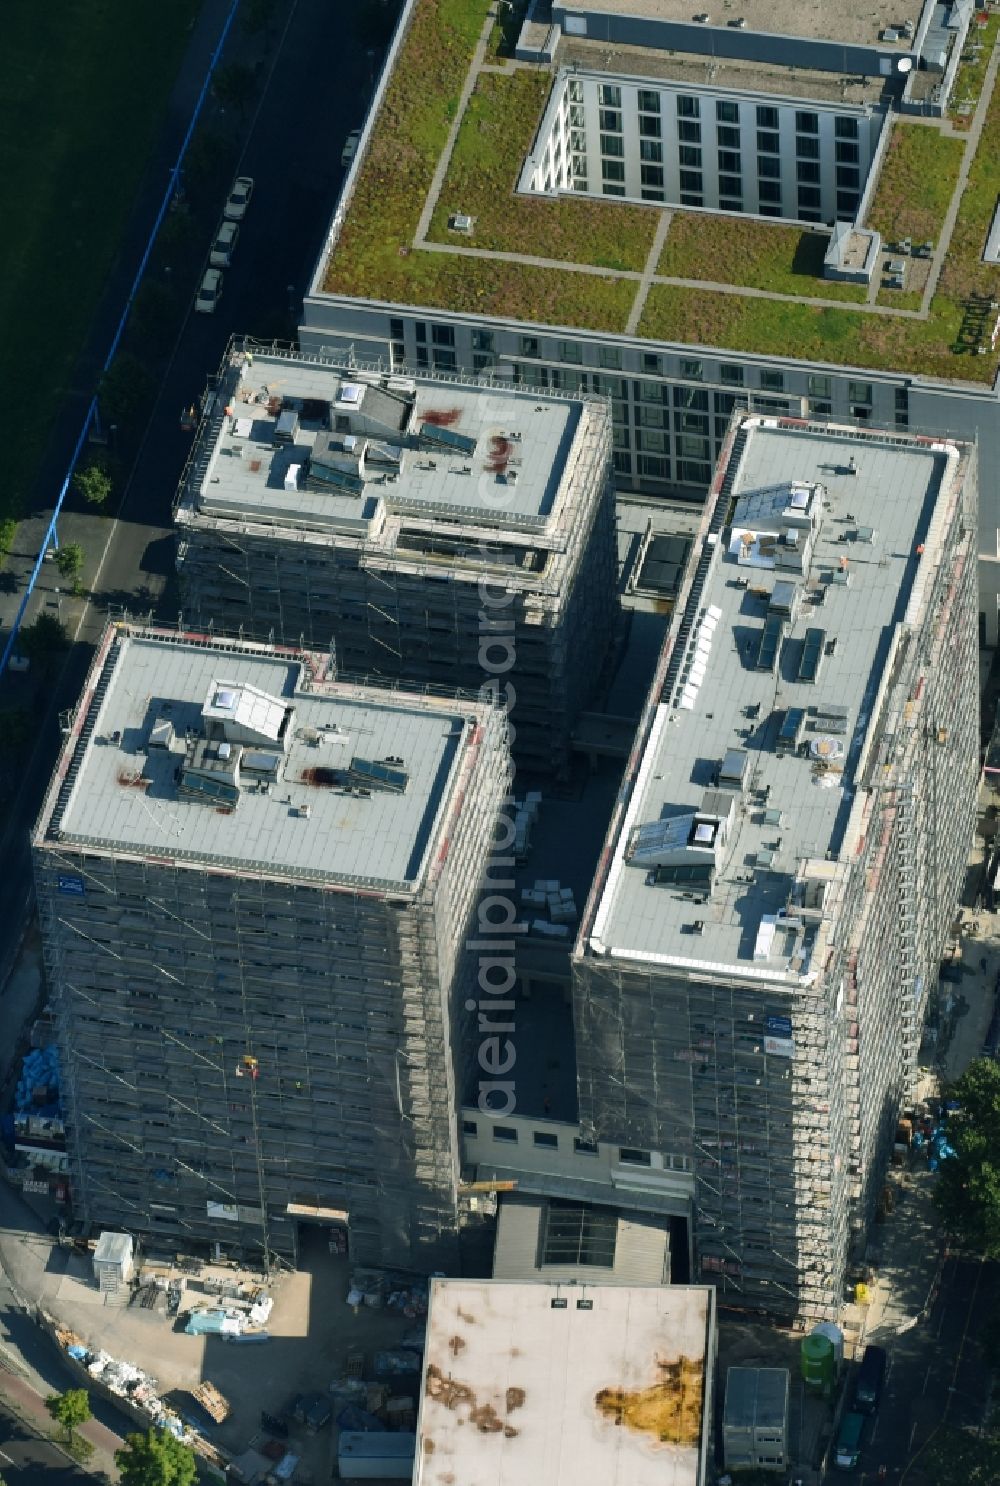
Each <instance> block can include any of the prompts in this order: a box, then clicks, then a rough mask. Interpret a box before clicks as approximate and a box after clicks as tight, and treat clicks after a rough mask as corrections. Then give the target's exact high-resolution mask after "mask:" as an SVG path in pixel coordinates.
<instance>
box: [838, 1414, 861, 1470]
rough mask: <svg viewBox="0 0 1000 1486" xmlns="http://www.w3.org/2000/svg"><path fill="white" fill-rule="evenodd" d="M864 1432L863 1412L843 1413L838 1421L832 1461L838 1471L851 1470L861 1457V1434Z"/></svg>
mask: <svg viewBox="0 0 1000 1486" xmlns="http://www.w3.org/2000/svg"><path fill="white" fill-rule="evenodd" d="M864 1432H865V1416H864V1414H845V1415H844V1417H843V1418H842V1419H841V1421H840V1430H839V1432H838V1434H837V1443H836V1445H835V1446H834V1452H833V1463H834V1465H835V1466H836V1468H837V1470H839V1471H852V1470H854V1468H855V1466H856V1465H857V1463H858V1461H859V1460H860V1459H861V1436H862V1435H863V1434H864Z"/></svg>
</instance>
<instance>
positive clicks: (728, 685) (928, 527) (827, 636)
mask: <svg viewBox="0 0 1000 1486" xmlns="http://www.w3.org/2000/svg"><path fill="white" fill-rule="evenodd" d="M745 428H746V431H747V436H746V439H745V442H744V444H743V447H742V451H741V452H740V454H739V455H738V457H736V459H735V467H734V468H733V469H732V470H731V472H730V473H731V476H732V481H731V491H732V495H733V497H734V499H735V501H736V505H735V508H734V512H732V513H731V514H730V522H731V524H730V525H728V526H726V527H725V528H724V529H723V530H722V531H721V532H720V533H719V537H718V541H717V543H715V545H714V547H712V548H711V549H710V550H711V560H710V564H709V566H708V568H707V571H706V573H705V576H704V585H703V588H702V590H701V592H700V594H699V596H698V599H697V602H696V605H695V608H696V610H697V612H696V613H693V614H691V615H685V616H677V617H675V620H674V623H673V624H672V627H671V632H670V636H668V642H667V643H668V644H671V645H672V644H673V639H672V636H673V634H674V632H675V631H678V630H679V628H680V627H681V626H682V625H683V624H684V623H685V622H686V621H687V620H690V632H689V633H687V634H685V637H684V640H683V649H682V650H679V652H678V665H677V669H676V674H675V675H674V677H673V679H672V680H671V682H670V685H669V688H668V691H667V694H666V695H663V694H661V695H659V696H658V697H656V702H657V705H656V707H655V710H654V711H653V712H652V714H651V722H650V724H649V731H648V733H647V735H646V738H645V740H644V745H643V749H642V752H641V754H640V755H639V757H638V758H637V759H636V760H635V761H634V764H633V767H634V779H633V780H632V781H631V783H632V792H631V799H630V803H629V807H628V810H627V813H626V815H625V817H624V821H623V824H622V826H621V828H620V830H619V831H618V835H617V839H616V840H615V841H614V842H613V843H612V845H611V865H610V868H609V871H608V873H607V876H606V878H605V880H604V884H603V887H602V891H601V897H600V901H599V903H598V906H597V911H596V914H595V916H594V923H593V928H592V930H591V933H590V935H589V936H588V938H589V942H590V943H591V946H592V947H593V948H594V949H595V950H597V951H599V952H608V953H611V954H621V955H623V956H625V957H626V958H629V959H637V960H645V959H648V960H653V961H656V962H659V963H671V964H676V965H678V966H681V967H686V968H689V969H692V970H694V971H697V970H698V969H700V968H705V967H710V968H713V969H718V968H719V967H726V968H727V969H732V968H735V967H739V969H740V972H741V974H745V975H749V976H751V977H755V978H767V979H776V978H777V979H783V978H785V977H786V976H787V975H789V974H792V975H793V976H795V977H796V978H797V975H798V974H799V973H803V974H805V973H807V972H808V969H809V966H808V963H807V962H803V963H802V964H801V965H799V964H798V958H797V957H798V953H799V950H800V948H801V946H800V945H799V942H798V940H795V939H794V936H792V942H791V943H790V942H789V936H786V933H785V932H784V920H783V918H782V915H783V914H784V912H785V908H786V905H787V904H788V901H789V895H790V892H791V889H792V884H793V881H794V879H795V876H796V873H797V871H798V868H799V864H800V862H801V861H803V860H804V859H810V860H815V861H817V862H819V863H824V862H825V863H835V862H836V861H837V859H838V858H839V855H840V852H841V847H842V844H843V842H844V839H845V833H846V830H847V825H848V821H849V817H850V813H851V810H852V805H853V802H854V798H855V794H856V792H857V790H858V788H859V781H858V764H859V760H860V759H861V758H862V756H863V750H864V747H865V744H866V741H867V739H868V738H869V736H870V734H871V732H872V730H873V729H874V728H876V727H877V726H878V724H879V720H880V715H881V714H880V710H879V708H880V703H879V700H878V698H879V689H880V684H881V682H882V679H883V674H884V672H885V667H886V662H887V659H888V657H889V655H890V651H891V646H892V643H893V637H894V636H895V635H896V632H897V631H898V629H899V627H900V626H901V625H902V624H903V623H904V619H905V622H907V623H910V622H916V623H920V622H921V613H920V607H919V601H920V595H921V594H922V593H923V591H924V589H923V585H924V583H925V577H926V573H927V571H929V570H932V569H933V567H934V565H935V564H936V562H938V561H939V560H940V553H939V546H940V542H941V540H942V531H941V525H940V521H939V519H938V512H939V509H940V508H942V507H944V506H945V504H946V500H945V493H946V492H950V490H951V488H952V482H953V481H954V479H955V478H956V471H957V470H958V467H959V461H960V450H959V447H958V446H957V445H955V444H950V443H948V444H945V443H940V444H935V443H933V442H932V441H931V440H929V439H922V438H917V437H911V436H909V435H907V434H904V433H894V434H885V433H879V432H878V431H872V432H870V433H869V432H865V433H856V432H854V431H853V430H846V429H838V428H837V427H835V426H833V425H831V426H829V427H822V426H819V425H796V426H792V425H790V424H782V425H780V426H779V425H778V424H777V422H776V420H774V419H767V418H751V419H749V420H747V422H746V424H745ZM808 514H811V521H812V525H811V529H809V530H807V529H806V528H805V527H804V526H802V525H800V526H799V528H798V530H797V532H794V531H793V532H789V531H788V529H789V527H790V526H792V525H794V524H795V523H796V522H797V521H802V522H805V519H806V516H807V515H808ZM789 536H791V537H795V538H796V540H795V541H794V542H791V543H790V542H789V540H788V538H789ZM799 550H800V551H801V557H800V559H799V560H800V562H801V567H800V569H799V570H795V569H794V568H793V567H791V566H786V565H783V564H784V563H786V562H787V561H788V560H789V558H788V557H784V556H781V555H780V554H782V553H785V554H789V555H790V554H791V553H792V552H794V551H799ZM699 552H700V548H699V549H697V550H696V553H695V557H696V558H697V556H698V553H699ZM776 563H777V564H778V565H777V566H776ZM914 596H916V598H917V601H918V602H917V607H916V612H915V613H913V612H911V610H910V607H909V606H910V605H911V604H912V603H913V600H914ZM786 602H787V603H789V604H790V606H791V618H790V619H789V618H787V617H786V618H785V619H784V621H783V622H782V624H781V626H780V629H779V631H778V635H777V639H776V648H775V649H774V650H773V651H772V653H771V657H770V664H767V663H765V662H764V660H763V655H764V635H765V630H766V627H767V626H768V624H769V623H772V622H774V621H775V620H776V618H777V614H778V612H779V611H778V605H779V604H784V603H786ZM661 681H662V677H661V678H660V679H658V681H657V683H656V684H657V685H658V686H659V685H660V684H661ZM793 715H794V717H795V718H796V719H797V728H796V729H795V732H794V736H793V738H792V739H791V742H790V744H789V746H788V747H787V748H786V747H785V746H784V739H782V740H781V741H780V742H779V730H780V729H782V727H783V726H784V725H785V723H786V721H790V719H791V717H792V716H793ZM730 758H731V759H732V766H733V767H742V769H743V770H744V778H743V788H742V790H741V789H740V788H739V787H738V785H736V784H734V783H732V782H731V780H730V782H727V777H728V775H727V770H725V769H722V768H721V767H720V766H721V765H722V764H723V761H724V760H726V761H727V763H728V762H729V760H730ZM717 783H718V784H719V785H720V787H721V789H722V791H723V796H720V794H719V791H718V790H717V788H716V785H717ZM726 791H730V792H731V793H729V794H726V793H725V792H726ZM726 799H732V800H733V801H734V805H733V811H734V813H733V817H732V819H731V822H730V825H729V828H728V830H727V831H726V832H724V833H723V834H722V835H721V836H720V847H719V850H718V851H717V853H716V857H715V871H716V876H715V881H714V886H713V887H712V889H711V891H710V892H709V893H707V894H706V893H705V892H704V891H703V888H702V884H701V882H700V881H699V880H698V871H699V870H701V866H700V861H699V859H698V857H697V855H696V851H697V848H699V847H701V845H702V843H701V841H700V839H699V838H698V834H697V830H698V828H697V821H696V817H698V816H699V815H700V816H714V815H716V814H717V813H718V811H719V810H721V809H722V808H723V806H724V804H725V801H726ZM639 828H644V830H645V832H646V839H647V840H649V839H651V838H656V837H657V833H658V835H659V837H660V838H662V839H654V845H653V848H652V850H654V851H659V852H660V855H659V856H658V857H657V858H656V860H655V861H647V860H646V858H645V857H644V856H643V855H641V854H640V853H639V852H637V851H636V847H637V845H638V844H639V837H638V831H639ZM681 837H683V838H684V839H683V840H681V839H680V838H681ZM689 837H690V839H688V838H689ZM688 848H691V849H688ZM707 854H708V853H707V851H706V856H707ZM654 869H657V870H659V871H660V876H659V877H658V878H657V876H656V870H654Z"/></svg>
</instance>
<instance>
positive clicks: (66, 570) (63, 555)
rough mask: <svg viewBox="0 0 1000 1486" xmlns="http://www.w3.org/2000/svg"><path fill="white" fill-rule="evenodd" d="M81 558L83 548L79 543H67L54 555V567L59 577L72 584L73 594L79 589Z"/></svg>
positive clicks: (81, 570)
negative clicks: (57, 570)
mask: <svg viewBox="0 0 1000 1486" xmlns="http://www.w3.org/2000/svg"><path fill="white" fill-rule="evenodd" d="M83 556H84V554H83V548H82V547H81V546H80V543H79V542H67V543H66V545H65V546H64V547H60V548H59V551H58V552H57V553H56V567H57V568H58V569H59V573H60V575H61V576H62V577H63V578H65V579H66V581H67V582H68V583H70V584H72V587H73V592H74V593H75V592H76V590H77V588H78V587H79V583H80V574H81V573H82V572H83Z"/></svg>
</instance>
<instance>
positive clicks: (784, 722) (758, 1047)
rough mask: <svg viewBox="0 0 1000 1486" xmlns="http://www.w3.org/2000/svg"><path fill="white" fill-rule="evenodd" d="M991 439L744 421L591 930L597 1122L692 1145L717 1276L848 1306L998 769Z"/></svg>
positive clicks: (633, 764) (580, 1005) (585, 961)
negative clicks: (984, 508) (984, 704)
mask: <svg viewBox="0 0 1000 1486" xmlns="http://www.w3.org/2000/svg"><path fill="white" fill-rule="evenodd" d="M976 514H977V513H976V451H975V449H974V448H972V447H969V446H966V445H959V444H955V443H951V442H934V441H932V440H930V439H926V438H918V437H915V436H907V435H900V434H898V433H897V434H886V433H880V432H876V431H874V430H873V431H870V432H869V431H859V430H857V429H854V428H851V429H846V428H838V427H836V426H831V425H810V424H808V423H803V422H802V421H801V420H796V421H791V420H788V421H785V420H783V419H774V418H761V417H750V416H747V415H746V414H744V415H742V417H738V418H737V420H736V421H735V422H734V425H733V427H732V428H731V430H730V434H729V437H728V439H727V442H726V445H725V448H724V451H723V455H722V458H721V461H720V464H719V466H718V469H717V471H716V475H715V479H714V482H713V486H712V489H711V492H710V497H709V500H708V504H707V507H706V512H705V516H704V519H703V523H702V528H701V531H700V534H699V538H698V541H697V543H696V549H695V555H694V559H693V561H692V563H691V565H690V566H689V568H688V571H687V574H686V577H685V580H684V584H683V586H682V591H681V594H680V598H679V602H678V606H677V609H676V611H675V614H674V618H673V621H672V623H671V627H670V630H669V632H668V635H667V639H666V642H665V645H664V649H663V651H662V654H661V658H660V662H659V666H658V670H657V675H656V678H655V681H654V686H653V689H652V691H651V693H650V696H649V700H648V703H647V707H646V710H645V714H644V717H643V720H642V723H641V726H640V731H639V734H638V737H637V742H636V746H635V749H634V752H633V754H632V757H631V759H630V761H629V764H628V766H627V770H626V781H625V787H624V789H623V791H622V793H621V796H620V797H619V802H618V805H617V807H616V811H615V815H614V817H613V820H612V824H611V827H610V832H609V835H608V838H607V841H606V846H605V851H604V853H603V856H602V859H601V865H600V867H599V870H598V874H597V877H596V880H595V883H594V887H593V890H592V892H591V896H590V900H589V902H588V904H587V908H586V910H585V913H584V916H583V920H582V923H581V931H580V936H579V939H578V941H577V945H576V949H575V951H574V963H573V969H574V1013H575V1021H576V1029H577V1035H576V1055H577V1067H578V1080H579V1093H580V1114H581V1119H582V1127H583V1133H584V1134H585V1135H587V1134H588V1133H589V1136H590V1138H591V1139H599V1140H601V1141H610V1142H615V1143H620V1144H621V1145H622V1146H623V1147H629V1148H638V1150H639V1152H640V1153H641V1151H643V1150H649V1149H653V1150H666V1151H672V1152H678V1153H680V1154H681V1155H682V1156H686V1157H688V1158H689V1159H690V1162H691V1165H692V1170H693V1173H694V1178H695V1198H694V1209H693V1214H692V1221H693V1225H694V1233H693V1253H694V1262H695V1274H696V1276H698V1277H700V1278H702V1279H708V1278H715V1279H716V1281H717V1283H718V1285H719V1287H720V1289H721V1291H722V1294H723V1296H724V1299H725V1301H726V1303H728V1304H730V1305H734V1306H745V1307H748V1308H759V1309H762V1310H766V1311H769V1312H773V1313H779V1314H785V1315H796V1314H798V1315H802V1316H823V1315H826V1314H830V1313H835V1312H836V1310H837V1308H838V1305H839V1303H840V1301H841V1298H842V1285H843V1280H844V1273H845V1266H846V1265H847V1263H848V1261H849V1259H850V1258H851V1257H852V1254H853V1252H854V1251H855V1250H856V1249H858V1248H859V1247H860V1245H861V1244H862V1243H863V1240H864V1236H865V1234H866V1232H867V1229H868V1226H869V1223H870V1221H871V1219H872V1217H873V1214H874V1212H875V1209H876V1205H877V1202H878V1198H879V1195H880V1191H881V1187H882V1184H883V1181H884V1172H885V1168H886V1164H887V1161H888V1157H889V1154H890V1149H891V1145H892V1141H893V1137H894V1133H895V1129H896V1120H897V1115H898V1113H899V1109H900V1105H901V1103H902V1102H903V1101H904V1099H905V1098H906V1097H907V1095H908V1093H909V1091H910V1090H911V1089H912V1086H913V1082H914V1078H915V1073H916V1068H917V1060H918V1051H919V1047H920V1042H921V1032H922V1026H923V1022H924V1018H925V1012H926V1009H927V1005H928V999H929V996H930V995H931V993H932V991H933V990H934V988H935V987H936V984H937V972H938V966H939V959H940V955H941V952H942V948H943V945H944V941H945V938H946V935H947V933H948V931H949V929H950V926H951V924H952V921H953V913H954V908H955V904H956V902H957V898H958V894H959V890H960V885H961V881H962V875H963V869H964V864H965V860H966V854H967V851H968V846H969V842H970V840H971V834H972V829H973V823H974V818H975V798H976V784H977V773H978V702H977V695H978V688H977V674H976V672H977V650H976V592H975V531H976Z"/></svg>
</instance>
